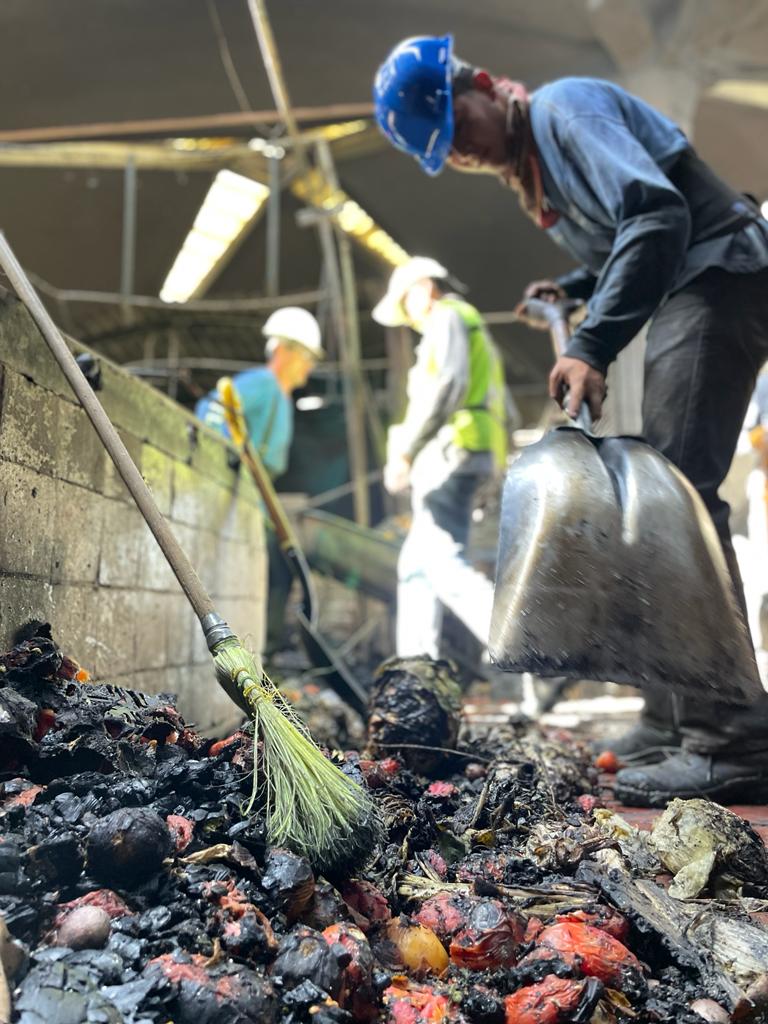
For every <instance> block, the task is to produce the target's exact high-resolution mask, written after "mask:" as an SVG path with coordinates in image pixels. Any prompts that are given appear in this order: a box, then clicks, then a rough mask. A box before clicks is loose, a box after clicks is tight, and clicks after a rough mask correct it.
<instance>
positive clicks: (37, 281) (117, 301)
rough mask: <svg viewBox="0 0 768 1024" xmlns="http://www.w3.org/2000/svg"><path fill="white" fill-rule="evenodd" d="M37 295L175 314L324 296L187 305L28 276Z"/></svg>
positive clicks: (255, 308) (307, 301)
mask: <svg viewBox="0 0 768 1024" xmlns="http://www.w3.org/2000/svg"><path fill="white" fill-rule="evenodd" d="M29 278H30V280H31V281H32V282H33V284H34V286H35V288H37V290H38V291H41V292H43V293H44V294H45V295H48V296H50V297H51V298H52V299H55V300H56V301H57V302H92V303H95V304H98V303H103V304H105V305H109V306H119V305H121V304H122V303H123V302H127V304H128V305H129V306H136V307H137V308H139V309H160V310H165V311H166V312H179V313H258V312H261V311H262V310H268V309H275V307H276V306H306V305H314V304H315V303H317V302H320V301H321V300H322V299H323V298H324V297H325V293H324V292H323V291H321V290H319V289H314V290H313V291H306V292H293V293H289V294H287V295H274V296H265V297H260V298H254V299H190V301H189V302H181V303H178V302H163V300H162V299H158V298H157V297H156V296H154V295H128V296H123V295H122V293H121V292H97V291H84V290H82V289H76V288H56V287H55V285H52V284H48V282H47V281H43V280H42V278H39V277H37V275H36V274H30V275H29Z"/></svg>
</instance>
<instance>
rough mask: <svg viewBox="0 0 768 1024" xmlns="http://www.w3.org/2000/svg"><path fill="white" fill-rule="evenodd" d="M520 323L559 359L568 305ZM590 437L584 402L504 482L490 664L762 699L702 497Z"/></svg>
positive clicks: (627, 440)
mask: <svg viewBox="0 0 768 1024" xmlns="http://www.w3.org/2000/svg"><path fill="white" fill-rule="evenodd" d="M526 314H527V315H528V316H529V317H530V316H532V315H533V316H535V317H536V318H537V319H542V320H545V321H546V323H547V324H548V326H549V329H550V333H551V335H552V340H553V343H554V345H555V350H556V351H557V352H558V353H561V352H563V351H564V349H565V346H566V345H567V342H568V338H569V328H568V322H567V319H566V307H564V305H563V304H561V303H547V302H541V301H538V300H536V301H534V300H532V301H530V302H528V303H527V306H526ZM590 430H591V422H590V418H589V413H588V411H587V408H586V405H584V406H582V410H581V412H580V413H579V417H578V420H577V421H576V422H575V423H574V424H572V425H569V426H566V427H559V428H557V429H555V430H552V431H550V432H549V433H548V434H547V435H546V436H545V437H544V438H543V439H542V440H541V441H539V442H537V443H536V444H533V445H531V446H530V447H528V448H525V449H524V450H523V452H522V454H521V455H520V457H519V458H518V459H517V461H516V462H515V463H514V464H513V465H512V467H511V469H510V471H509V473H508V475H507V479H506V482H505V485H504V494H503V499H502V513H501V527H500V536H499V552H498V563H497V572H496V591H495V600H494V607H493V617H492V621H491V631H490V643H489V651H490V654H491V658H492V659H493V661H494V662H495V663H496V664H497V665H498V666H499V667H500V668H501V669H504V670H506V671H509V672H533V673H534V674H535V675H538V676H543V677H551V676H563V675H565V676H568V677H570V678H579V679H594V680H599V681H613V682H617V683H629V684H631V685H634V686H641V687H642V686H651V685H654V686H665V687H666V686H668V687H670V688H671V689H672V690H674V691H675V692H677V693H687V694H690V695H694V696H696V697H698V698H699V699H701V700H709V701H712V700H720V701H725V702H727V703H731V704H745V703H749V702H751V701H752V700H754V699H756V698H757V697H758V696H759V695H760V694H762V693H763V689H762V686H761V684H760V679H759V676H758V672H757V666H756V663H755V656H754V651H753V648H752V644H751V642H750V638H749V632H748V630H747V627H746V625H745V623H744V620H743V618H742V615H741V613H740V611H739V608H738V606H737V604H736V598H735V595H734V592H733V587H732V583H731V579H730V575H729V573H728V569H727V567H726V562H725V557H724V555H723V552H722V548H721V546H720V542H719V540H718V537H717V533H716V532H715V528H714V525H713V523H712V520H711V518H710V516H709V513H708V512H707V510H706V508H705V506H704V504H703V502H702V500H701V498H700V497H699V495H698V494H697V493H696V491H695V490H694V488H693V486H692V485H691V484H690V483H689V481H688V480H687V479H686V478H685V477H684V476H683V474H682V473H681V472H680V471H679V470H678V469H676V468H675V467H674V466H673V465H672V463H671V462H669V461H668V460H667V459H666V458H664V456H663V455H660V454H659V452H657V451H656V450H655V449H653V448H651V446H650V445H648V444H646V443H645V442H644V441H642V440H640V439H639V438H634V437H595V436H593V435H592V434H591V432H590Z"/></svg>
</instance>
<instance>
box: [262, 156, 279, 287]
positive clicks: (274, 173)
mask: <svg viewBox="0 0 768 1024" xmlns="http://www.w3.org/2000/svg"><path fill="white" fill-rule="evenodd" d="M281 196H282V187H281V182H280V160H279V158H278V157H276V156H272V157H270V158H269V200H268V202H267V243H266V247H267V248H266V269H265V273H264V290H265V292H266V293H267V295H269V296H275V295H277V293H278V292H279V291H280V206H281Z"/></svg>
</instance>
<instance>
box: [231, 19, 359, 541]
mask: <svg viewBox="0 0 768 1024" xmlns="http://www.w3.org/2000/svg"><path fill="white" fill-rule="evenodd" d="M248 10H249V11H250V14H251V19H252V21H253V27H254V31H255V32H256V38H257V40H258V43H259V50H260V51H261V57H262V60H263V61H264V68H265V70H266V72H267V78H268V79H269V84H270V88H271V89H272V96H273V99H274V101H275V106H276V107H277V109H278V110H279V112H280V116H281V117H282V119H283V122H284V124H285V127H286V130H287V133H288V138H289V140H290V141H291V142H292V143H293V145H294V154H295V157H296V163H297V165H298V168H299V171H300V172H301V173H305V174H306V173H308V172H309V169H310V165H309V160H308V158H307V151H306V147H305V145H304V143H303V141H302V140H301V139H300V137H299V129H298V124H297V121H296V117H295V115H294V112H293V110H292V109H291V101H290V98H289V95H288V89H287V86H286V84H285V76H284V75H283V70H282V65H281V62H280V54H279V53H278V49H277V44H276V43H275V37H274V34H273V32H272V26H271V25H270V22H269V15H268V13H267V7H266V3H265V2H264V0H248ZM310 199H311V197H310ZM317 229H318V234H319V237H320V246H321V249H322V252H323V261H324V264H325V268H326V273H327V274H328V285H329V290H330V293H331V298H332V301H333V309H334V321H335V325H336V332H337V337H338V338H339V348H340V355H341V358H342V360H344V358H345V355H344V353H345V350H347V348H348V344H349V337H350V327H349V322H348V318H347V315H346V310H345V301H344V289H343V285H342V277H341V271H340V269H339V263H338V255H337V251H336V245H335V238H334V233H333V227H332V225H331V223H330V221H329V219H328V218H327V217H319V218H318V220H317ZM345 398H346V399H347V401H346V402H345V405H346V411H347V414H346V416H345V420H346V429H347V445H348V450H349V462H350V475H351V477H352V481H353V483H354V485H355V487H354V507H355V521H356V522H357V523H358V524H359V525H361V526H367V525H368V523H369V522H370V509H369V503H368V487H367V485H366V482H365V473H366V458H365V416H364V410H363V416H362V417H360V416H359V407H358V403H357V402H355V401H353V399H352V391H351V389H348V388H345Z"/></svg>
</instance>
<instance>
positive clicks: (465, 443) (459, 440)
mask: <svg viewBox="0 0 768 1024" xmlns="http://www.w3.org/2000/svg"><path fill="white" fill-rule="evenodd" d="M440 304H441V305H443V306H447V307H448V308H449V309H455V310H456V312H457V313H458V314H459V316H460V317H461V319H462V322H463V324H464V326H465V327H466V329H467V335H468V336H469V385H468V387H467V391H466V394H465V395H464V401H463V403H462V406H461V408H460V409H457V410H456V412H455V413H454V414H453V416H451V418H450V419H449V420H448V423H449V425H450V426H451V427H452V429H453V443H454V444H455V445H456V446H457V448H465V449H466V450H467V451H470V452H486V451H490V452H492V453H493V458H494V462H495V464H496V467H497V469H503V468H504V465H505V462H506V458H507V409H506V402H505V398H504V389H505V384H504V366H503V364H502V361H501V357H500V356H499V353H498V350H497V349H496V346H495V345H494V343H493V340H492V338H491V336H490V335H489V333H488V331H487V330H486V328H485V324H484V323H483V318H482V317H481V316H480V314H479V313H478V311H477V310H476V309H475V307H474V306H470V304H469V303H468V302H464V301H463V300H462V299H458V298H455V297H453V296H449V297H447V298H443V299H440Z"/></svg>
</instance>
